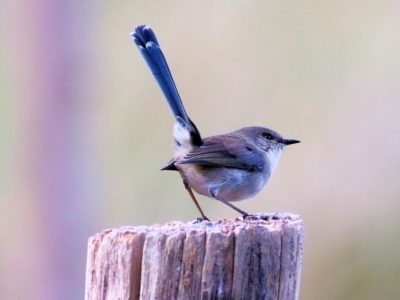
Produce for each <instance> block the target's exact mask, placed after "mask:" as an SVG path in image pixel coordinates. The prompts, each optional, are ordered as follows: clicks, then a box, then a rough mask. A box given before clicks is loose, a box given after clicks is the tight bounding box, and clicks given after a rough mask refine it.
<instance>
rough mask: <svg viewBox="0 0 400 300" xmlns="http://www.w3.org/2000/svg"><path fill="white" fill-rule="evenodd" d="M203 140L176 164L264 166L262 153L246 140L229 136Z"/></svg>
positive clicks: (255, 167)
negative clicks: (201, 143)
mask: <svg viewBox="0 0 400 300" xmlns="http://www.w3.org/2000/svg"><path fill="white" fill-rule="evenodd" d="M203 141H204V143H203V145H201V146H200V147H194V148H193V150H192V151H191V152H189V153H188V154H186V155H185V157H184V158H183V159H182V160H181V161H179V162H178V164H198V165H202V166H210V167H226V168H236V169H243V170H249V171H260V170H262V169H263V167H264V159H263V155H262V153H261V152H260V150H256V149H255V148H254V147H253V146H252V145H250V144H249V143H248V142H247V141H242V140H238V139H233V138H231V137H229V136H214V137H210V138H206V139H204V140H203Z"/></svg>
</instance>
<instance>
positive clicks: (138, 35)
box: [131, 25, 203, 146]
mask: <svg viewBox="0 0 400 300" xmlns="http://www.w3.org/2000/svg"><path fill="white" fill-rule="evenodd" d="M131 36H132V39H133V41H134V42H135V44H136V45H137V47H138V48H139V50H140V53H141V54H142V56H143V58H144V60H145V61H146V63H147V65H148V66H149V68H150V70H151V72H152V73H153V76H154V77H155V79H156V80H157V82H158V85H159V86H160V88H161V90H162V91H163V93H164V96H165V98H166V99H167V101H168V104H169V106H170V108H171V110H172V112H173V114H174V116H175V118H176V120H177V121H178V122H179V123H180V124H181V125H182V126H184V127H185V128H187V129H188V130H189V131H190V136H191V142H192V144H193V145H196V146H200V145H201V144H202V143H203V142H202V139H201V136H200V132H199V131H198V130H197V128H196V125H194V123H193V122H192V121H191V120H190V118H189V116H188V115H187V113H186V111H185V108H184V107H183V103H182V100H181V97H180V96H179V93H178V90H177V88H176V86H175V82H174V79H173V78H172V75H171V72H170V70H169V67H168V64H167V61H166V59H165V57H164V54H163V52H162V51H161V48H160V45H159V43H158V41H157V38H156V35H155V34H154V31H153V30H152V29H151V28H150V27H149V26H147V25H140V26H137V27H136V28H135V31H134V32H132V33H131Z"/></svg>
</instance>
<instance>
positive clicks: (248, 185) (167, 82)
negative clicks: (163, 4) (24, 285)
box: [131, 25, 300, 220]
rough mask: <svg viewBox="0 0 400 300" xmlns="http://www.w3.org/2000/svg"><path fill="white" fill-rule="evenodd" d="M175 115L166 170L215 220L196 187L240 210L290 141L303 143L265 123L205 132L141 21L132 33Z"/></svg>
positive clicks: (161, 53) (257, 188)
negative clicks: (207, 134)
mask: <svg viewBox="0 0 400 300" xmlns="http://www.w3.org/2000/svg"><path fill="white" fill-rule="evenodd" d="M131 37H132V39H133V41H134V42H135V43H136V45H137V47H138V48H139V50H140V53H141V54H142V56H143V58H144V60H145V61H146V63H147V65H148V66H149V68H150V70H151V72H152V73H153V75H154V77H155V79H156V80H157V82H158V84H159V86H160V88H161V90H162V92H163V93H164V96H165V98H166V99H167V102H168V104H169V106H170V108H171V110H172V113H173V114H174V116H175V119H176V123H175V125H174V133H173V135H174V138H175V152H174V157H173V159H172V160H171V161H170V162H168V164H167V165H166V166H165V167H164V168H162V169H161V170H172V171H178V172H179V174H180V175H181V177H182V179H183V185H184V187H185V188H186V190H187V191H188V192H189V195H190V197H191V198H192V200H193V202H194V204H195V205H196V207H197V209H198V210H199V212H200V214H201V217H202V219H204V220H209V219H208V218H207V217H206V216H205V214H204V212H203V210H202V209H201V207H200V205H199V204H198V202H197V200H196V198H195V196H194V194H193V191H192V190H194V191H195V192H197V193H198V194H200V195H204V196H207V197H210V198H214V199H217V200H219V201H221V202H223V203H224V204H226V205H228V206H229V207H231V208H233V209H234V210H236V211H237V212H239V213H240V214H241V215H242V216H243V218H246V217H248V216H249V214H248V213H246V212H245V211H243V210H241V209H239V208H237V207H236V206H234V205H233V204H231V203H230V202H232V201H239V200H244V199H248V198H251V197H254V196H255V195H257V193H258V192H259V191H261V189H262V188H263V187H264V186H265V184H266V183H267V181H268V179H269V178H270V177H271V175H272V173H273V171H274V170H275V168H276V165H277V164H278V161H279V158H280V156H281V154H282V150H283V148H284V147H285V146H287V145H291V144H296V143H299V142H300V141H298V140H293V139H285V138H283V137H282V136H281V135H280V134H278V133H277V132H275V131H273V130H271V129H268V128H264V127H257V126H254V127H244V128H242V129H239V130H236V131H233V132H230V133H226V134H221V135H215V136H211V137H207V138H202V137H201V135H200V132H199V130H198V129H197V127H196V125H195V124H194V123H193V122H192V120H191V119H190V118H189V116H188V114H187V113H186V110H185V108H184V106H183V103H182V100H181V98H180V96H179V93H178V90H177V88H176V85H175V82H174V80H173V78H172V75H171V72H170V70H169V67H168V64H167V61H166V59H165V56H164V54H163V52H162V51H161V48H160V44H159V43H158V41H157V38H156V35H155V33H154V31H153V30H152V29H151V28H150V27H149V26H147V25H140V26H137V27H136V28H135V31H134V32H132V33H131Z"/></svg>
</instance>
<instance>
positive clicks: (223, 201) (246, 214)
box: [210, 190, 251, 219]
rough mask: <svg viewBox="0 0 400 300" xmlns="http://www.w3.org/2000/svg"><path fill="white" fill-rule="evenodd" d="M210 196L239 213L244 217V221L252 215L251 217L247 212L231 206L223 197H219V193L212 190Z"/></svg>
mask: <svg viewBox="0 0 400 300" xmlns="http://www.w3.org/2000/svg"><path fill="white" fill-rule="evenodd" d="M210 194H211V196H212V197H213V198H215V199H217V200H219V201H221V202H222V203H224V204H226V205H228V206H229V207H230V208H232V209H234V210H236V211H237V212H238V213H240V214H241V215H242V217H243V219H245V218H247V217H250V216H251V215H249V214H248V213H247V212H245V211H244V210H241V209H240V208H238V207H236V206H235V205H233V204H230V203H229V202H228V201H226V200H225V199H224V198H222V197H221V196H218V195H217V193H215V191H213V190H210Z"/></svg>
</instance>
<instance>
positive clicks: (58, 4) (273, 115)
mask: <svg viewBox="0 0 400 300" xmlns="http://www.w3.org/2000/svg"><path fill="white" fill-rule="evenodd" d="M0 7H1V11H2V17H1V18H0V29H1V32H2V39H1V47H0V222H1V227H2V230H1V231H0V270H1V271H0V298H1V299H82V298H83V297H84V282H85V264H86V247H87V240H88V238H89V237H90V236H91V235H94V234H95V233H97V232H100V231H102V230H103V229H106V228H110V227H120V226H122V225H149V224H152V223H164V222H166V221H170V220H181V221H185V222H186V221H191V220H193V219H195V218H196V217H198V212H197V210H196V208H195V206H194V205H193V203H192V201H191V200H190V198H189V196H188V195H187V193H186V191H185V189H184V188H183V187H182V183H181V179H180V177H179V176H178V174H177V173H174V172H160V171H159V169H160V168H161V167H163V166H164V165H165V163H166V162H168V161H169V159H170V158H171V157H172V144H173V139H172V127H173V123H174V119H173V117H172V114H171V113H170V111H169V108H168V106H167V104H166V102H165V100H164V98H163V95H162V93H161V91H160V90H159V87H158V86H157V84H156V82H155V80H154V79H153V77H152V75H151V73H150V71H149V70H148V68H147V66H146V64H145V62H144V61H143V59H142V57H141V55H140V54H139V52H138V50H137V48H136V47H135V45H134V43H133V42H132V41H131V39H130V36H129V33H130V32H131V31H132V30H133V29H134V27H135V26H136V25H139V24H142V23H146V24H149V25H151V26H152V27H153V29H154V30H155V32H156V33H157V36H158V39H159V41H160V44H161V45H162V47H163V50H164V52H165V54H166V57H167V59H168V61H169V64H170V68H171V71H172V73H173V75H174V78H175V81H176V84H177V86H178V89H179V91H180V94H181V97H182V99H183V101H184V103H185V105H186V109H187V111H188V112H189V114H190V116H191V118H192V119H193V120H194V122H195V123H196V125H197V126H198V128H200V131H201V133H202V135H203V136H209V135H214V134H219V133H225V132H228V131H232V130H235V129H239V128H241V127H244V126H249V125H259V126H265V127H269V128H272V129H275V130H276V131H278V132H279V133H281V134H282V135H284V136H285V137H287V138H295V139H299V140H301V141H302V143H301V144H298V145H294V146H291V147H288V148H287V149H285V151H284V154H283V155H282V158H281V161H280V164H279V166H278V168H277V170H276V171H275V173H274V176H273V177H272V179H271V180H270V181H269V183H268V185H267V187H266V188H265V189H264V190H263V191H262V192H261V193H260V194H259V195H257V196H256V197H255V198H253V199H251V200H248V201H244V202H240V203H238V206H239V207H240V208H242V209H243V210H245V211H249V212H276V211H279V212H291V213H295V214H299V215H301V216H302V218H303V220H304V222H305V224H306V243H305V248H304V262H303V272H302V283H301V299H399V295H400V251H399V249H400V221H399V212H400V201H399V200H400V18H399V14H398V12H399V11H400V2H399V1H393V0H383V1H372V0H366V1H357V0H356V1H324V2H321V1H302V2H297V1H273V2H271V1H268V2H267V1H263V2H261V1H259V2H257V3H250V2H244V1H243V2H239V1H234V2H232V1H229V2H228V1H218V2H215V1H197V2H187V1H168V2H161V1H159V2H145V1H124V0H120V1H106V0H101V1H77V0H72V1H60V0H38V1H34V2H33V1H31V2H29V1H11V0H8V1H7V0H0ZM199 202H200V204H201V205H202V207H203V209H204V211H205V212H206V214H207V216H208V217H209V218H211V219H212V220H216V219H220V218H233V217H236V216H237V215H238V214H237V213H236V212H235V211H233V210H231V209H229V208H228V207H226V206H224V205H223V204H221V203H218V202H216V201H212V200H210V199H207V198H204V197H199Z"/></svg>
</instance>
